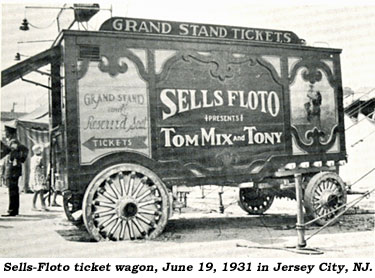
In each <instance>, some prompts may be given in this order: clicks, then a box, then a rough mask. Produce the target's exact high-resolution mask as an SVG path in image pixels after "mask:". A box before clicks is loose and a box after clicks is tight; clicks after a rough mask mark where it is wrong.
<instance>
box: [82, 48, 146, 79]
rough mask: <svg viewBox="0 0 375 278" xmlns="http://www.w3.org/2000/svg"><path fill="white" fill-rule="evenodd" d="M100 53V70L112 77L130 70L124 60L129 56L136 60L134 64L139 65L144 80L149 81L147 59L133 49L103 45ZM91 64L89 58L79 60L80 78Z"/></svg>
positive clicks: (130, 58)
mask: <svg viewBox="0 0 375 278" xmlns="http://www.w3.org/2000/svg"><path fill="white" fill-rule="evenodd" d="M100 53H101V57H100V62H99V64H98V68H99V69H100V71H102V72H106V73H108V74H109V75H110V76H112V77H115V76H117V75H118V74H123V73H126V72H127V71H128V65H127V64H126V62H125V61H123V58H127V59H129V60H130V61H132V62H134V64H135V65H136V66H137V69H138V72H139V74H140V75H141V77H142V79H143V80H145V81H147V80H148V79H149V75H148V72H147V71H146V67H145V64H144V62H146V61H144V62H143V61H141V59H140V58H139V57H138V56H137V55H135V54H134V53H133V52H132V51H130V50H128V49H126V48H122V47H121V48H112V47H111V46H110V45H101V46H100ZM89 64H90V60H89V59H82V60H80V61H79V62H78V79H81V78H83V77H84V76H85V74H86V73H87V70H88V67H89Z"/></svg>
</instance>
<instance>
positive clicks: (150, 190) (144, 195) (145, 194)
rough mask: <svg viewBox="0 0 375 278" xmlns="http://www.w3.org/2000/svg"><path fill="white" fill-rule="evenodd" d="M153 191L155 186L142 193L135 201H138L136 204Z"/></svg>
mask: <svg viewBox="0 0 375 278" xmlns="http://www.w3.org/2000/svg"><path fill="white" fill-rule="evenodd" d="M155 190H156V186H155V185H153V186H151V187H150V188H149V190H147V191H146V192H145V193H143V194H142V195H141V196H139V197H138V198H137V201H138V202H140V201H142V200H143V199H144V198H146V197H147V196H149V195H151V194H153V191H155Z"/></svg>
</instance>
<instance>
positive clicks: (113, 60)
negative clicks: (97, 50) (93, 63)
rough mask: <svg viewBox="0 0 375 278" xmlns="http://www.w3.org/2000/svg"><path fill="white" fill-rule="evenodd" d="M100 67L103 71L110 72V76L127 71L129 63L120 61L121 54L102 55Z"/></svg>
mask: <svg viewBox="0 0 375 278" xmlns="http://www.w3.org/2000/svg"><path fill="white" fill-rule="evenodd" d="M99 69H100V70H101V71H102V72H108V73H109V75H110V76H112V77H114V76H116V75H118V74H119V73H125V72H127V70H128V65H127V64H126V63H125V62H124V61H120V57H119V56H115V55H108V56H106V55H102V57H101V60H100V63H99Z"/></svg>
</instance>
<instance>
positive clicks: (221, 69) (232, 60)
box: [182, 51, 256, 82]
mask: <svg viewBox="0 0 375 278" xmlns="http://www.w3.org/2000/svg"><path fill="white" fill-rule="evenodd" d="M182 59H183V60H184V61H186V62H191V61H192V60H195V61H198V62H201V63H205V64H208V65H209V66H210V68H209V72H210V74H211V76H212V77H214V78H218V79H219V80H220V81H222V82H223V81H225V79H227V78H232V77H233V68H232V67H231V65H235V64H237V65H238V64H244V63H249V64H250V66H255V65H256V62H255V60H254V58H252V57H249V56H245V57H238V56H237V57H236V56H234V55H233V54H231V53H228V52H216V51H213V52H211V55H209V56H208V55H202V54H199V53H192V52H189V53H186V54H183V55H182Z"/></svg>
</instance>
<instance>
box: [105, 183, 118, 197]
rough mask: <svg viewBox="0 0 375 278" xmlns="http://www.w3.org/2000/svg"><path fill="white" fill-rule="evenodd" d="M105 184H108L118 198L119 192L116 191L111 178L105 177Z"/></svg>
mask: <svg viewBox="0 0 375 278" xmlns="http://www.w3.org/2000/svg"><path fill="white" fill-rule="evenodd" d="M106 184H107V185H108V187H109V188H111V190H112V191H113V193H115V196H116V199H119V198H120V196H121V194H120V192H118V190H117V188H116V185H115V184H114V183H113V181H112V179H107V181H106Z"/></svg>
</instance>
